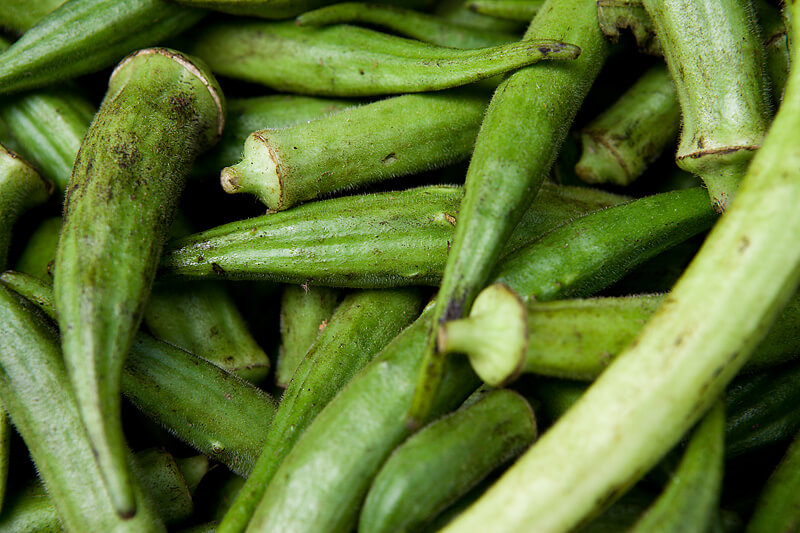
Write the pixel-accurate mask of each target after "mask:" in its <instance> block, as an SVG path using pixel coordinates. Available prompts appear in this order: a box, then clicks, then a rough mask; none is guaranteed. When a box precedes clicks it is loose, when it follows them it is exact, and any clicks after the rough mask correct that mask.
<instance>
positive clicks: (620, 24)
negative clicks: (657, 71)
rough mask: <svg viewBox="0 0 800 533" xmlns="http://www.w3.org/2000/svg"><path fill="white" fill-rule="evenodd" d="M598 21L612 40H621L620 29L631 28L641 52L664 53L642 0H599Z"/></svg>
mask: <svg viewBox="0 0 800 533" xmlns="http://www.w3.org/2000/svg"><path fill="white" fill-rule="evenodd" d="M597 21H598V22H599V24H600V31H602V32H603V35H605V36H606V37H607V38H608V39H609V40H611V41H612V42H615V43H616V42H617V41H619V37H620V34H621V32H620V30H630V31H631V33H633V37H634V38H635V39H636V44H637V46H638V47H639V50H640V51H641V52H644V53H645V54H652V55H662V54H663V53H664V51H663V49H662V48H661V41H659V40H658V35H656V31H655V28H654V27H653V21H652V20H651V19H650V15H648V13H647V10H646V9H645V8H644V5H642V0H597Z"/></svg>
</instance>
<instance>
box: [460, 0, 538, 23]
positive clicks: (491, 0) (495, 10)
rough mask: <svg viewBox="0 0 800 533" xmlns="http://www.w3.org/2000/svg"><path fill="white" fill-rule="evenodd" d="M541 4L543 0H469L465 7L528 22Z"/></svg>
mask: <svg viewBox="0 0 800 533" xmlns="http://www.w3.org/2000/svg"><path fill="white" fill-rule="evenodd" d="M542 4H544V2H543V0H470V1H469V2H468V3H467V7H468V8H469V9H470V10H472V11H474V12H476V13H480V14H481V15H487V16H489V17H496V18H501V19H508V20H516V21H519V22H530V21H531V20H532V19H533V17H535V16H536V13H538V12H539V10H540V9H541V8H542Z"/></svg>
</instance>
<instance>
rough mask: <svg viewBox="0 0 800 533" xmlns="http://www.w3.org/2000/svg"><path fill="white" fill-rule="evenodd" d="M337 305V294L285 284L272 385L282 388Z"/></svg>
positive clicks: (319, 288) (326, 289) (332, 291)
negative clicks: (279, 335) (277, 354)
mask: <svg viewBox="0 0 800 533" xmlns="http://www.w3.org/2000/svg"><path fill="white" fill-rule="evenodd" d="M338 305H339V291H338V290H336V289H329V288H328V287H301V286H299V285H287V286H286V288H285V289H284V290H283V297H282V298H281V349H280V355H279V356H278V365H277V366H276V368H275V383H277V384H278V386H279V387H283V388H286V386H287V385H288V384H289V381H290V380H291V379H292V376H293V375H294V372H295V370H297V366H298V365H299V364H300V362H301V361H302V360H303V358H305V356H306V352H308V349H309V348H311V346H312V345H313V344H314V341H315V340H316V338H317V335H319V334H320V332H322V331H323V330H324V329H325V328H326V327H327V326H328V321H329V320H330V318H331V315H332V314H333V312H334V310H335V309H336V307H337V306H338Z"/></svg>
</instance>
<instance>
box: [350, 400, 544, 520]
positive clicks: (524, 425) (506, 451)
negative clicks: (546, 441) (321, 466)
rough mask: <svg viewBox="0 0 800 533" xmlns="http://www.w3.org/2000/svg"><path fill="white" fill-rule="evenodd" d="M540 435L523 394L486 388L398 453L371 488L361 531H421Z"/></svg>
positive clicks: (432, 425)
mask: <svg viewBox="0 0 800 533" xmlns="http://www.w3.org/2000/svg"><path fill="white" fill-rule="evenodd" d="M535 438H536V422H535V419H534V416H533V410H532V409H531V407H530V405H528V402H527V401H525V399H524V398H523V397H522V396H520V395H519V394H517V393H516V392H513V391H510V390H495V391H491V392H487V393H485V394H484V395H483V397H482V398H481V399H480V400H478V401H477V402H475V403H473V404H472V405H469V406H468V407H462V408H461V409H459V410H458V411H456V412H454V413H452V414H450V415H448V416H445V417H444V418H442V419H440V420H437V421H435V422H433V423H431V424H430V425H428V426H426V427H425V428H423V429H422V430H421V431H419V432H418V433H416V434H414V435H412V436H411V437H409V439H408V440H406V441H405V442H404V443H403V444H401V445H400V446H399V447H398V448H397V449H396V450H395V451H394V452H392V455H391V456H390V457H389V459H387V460H386V462H385V463H384V465H383V466H382V467H381V470H380V472H378V475H377V476H376V477H375V481H373V483H372V486H371V487H370V489H369V492H368V493H367V497H366V499H365V500H364V506H363V508H362V509H361V516H360V519H359V524H358V530H359V531H363V532H364V533H378V532H401V531H417V530H418V529H419V528H420V527H421V526H423V525H424V524H425V523H426V522H428V521H430V520H432V519H433V518H434V517H435V516H436V515H437V514H438V513H440V512H441V511H442V510H444V508H445V507H446V506H447V505H448V504H450V503H452V502H453V501H455V500H456V499H457V498H459V497H460V496H462V495H464V494H466V492H467V491H469V489H471V488H472V487H473V486H475V485H476V484H477V483H478V482H479V481H480V480H481V479H483V478H484V477H485V476H486V475H487V474H489V473H490V472H491V471H492V470H494V469H495V468H497V467H498V466H500V465H502V464H504V463H505V462H507V461H509V460H511V459H513V458H514V457H516V456H517V455H519V454H520V453H521V452H522V451H524V450H525V449H526V448H527V447H528V446H530V444H531V443H532V442H533V440H534V439H535Z"/></svg>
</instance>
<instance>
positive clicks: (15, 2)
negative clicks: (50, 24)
mask: <svg viewBox="0 0 800 533" xmlns="http://www.w3.org/2000/svg"><path fill="white" fill-rule="evenodd" d="M65 1H66V0H35V1H33V2H31V0H6V1H5V2H3V9H2V10H0V26H2V27H3V28H7V29H9V30H11V31H13V32H14V33H19V34H22V33H25V32H26V31H28V30H29V29H30V28H32V27H33V26H35V25H36V24H37V23H38V22H39V21H40V20H41V19H43V18H44V17H46V16H47V15H49V14H50V13H52V12H53V11H55V9H56V8H58V7H59V6H60V5H61V4H63V3H64V2H65Z"/></svg>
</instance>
